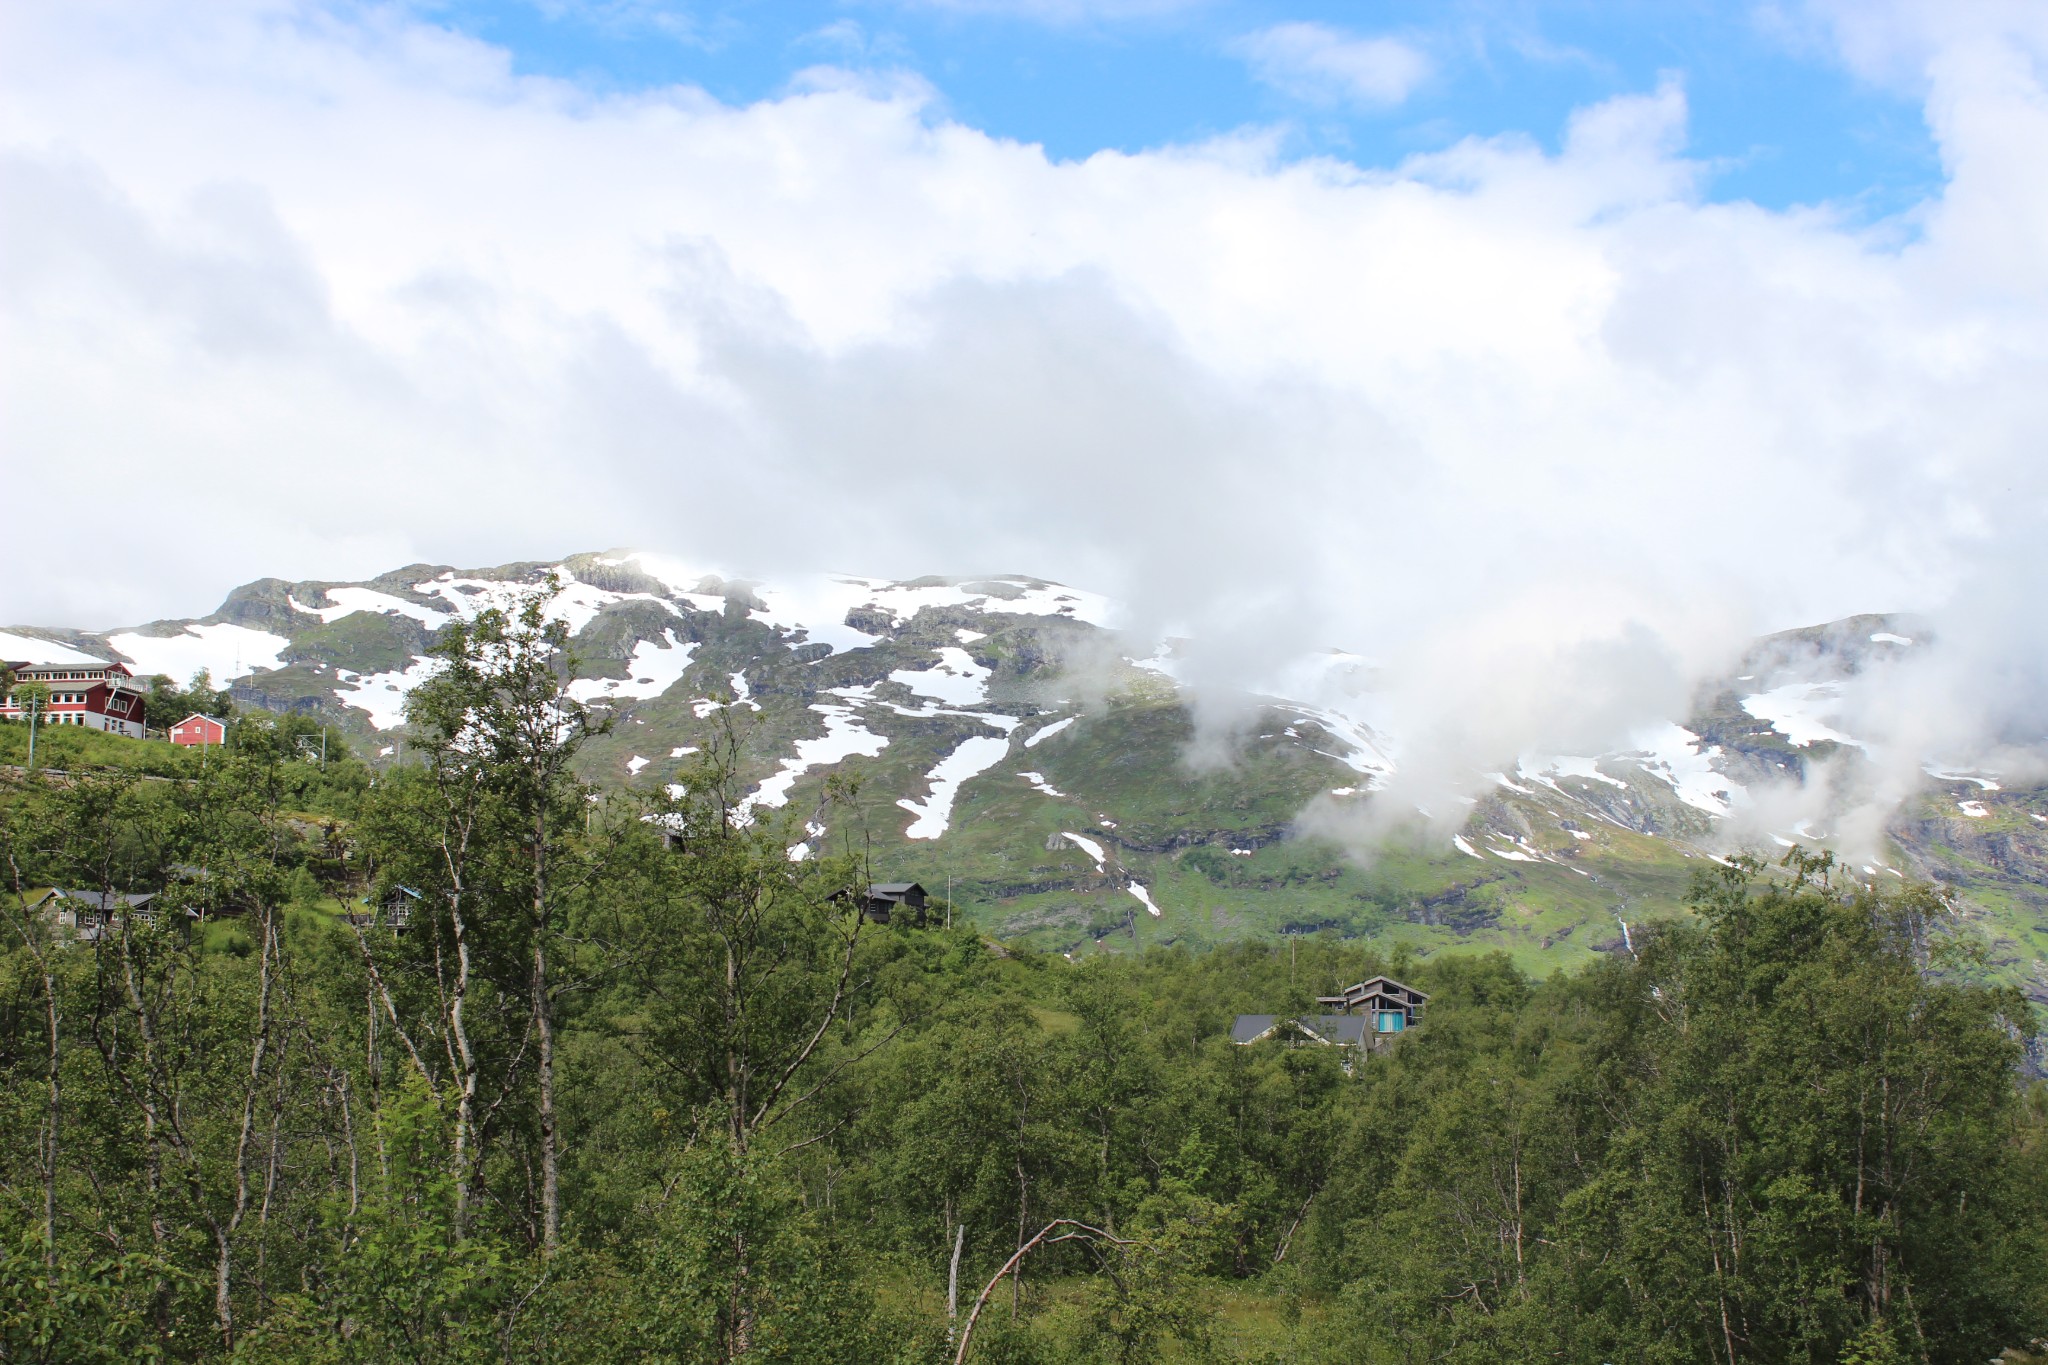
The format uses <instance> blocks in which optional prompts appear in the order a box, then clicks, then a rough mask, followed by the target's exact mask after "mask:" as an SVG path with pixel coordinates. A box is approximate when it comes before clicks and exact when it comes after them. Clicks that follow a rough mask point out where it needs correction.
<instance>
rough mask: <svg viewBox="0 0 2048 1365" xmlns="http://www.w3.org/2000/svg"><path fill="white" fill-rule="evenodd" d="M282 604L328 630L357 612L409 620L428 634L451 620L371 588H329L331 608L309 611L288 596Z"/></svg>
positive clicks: (305, 606)
mask: <svg viewBox="0 0 2048 1365" xmlns="http://www.w3.org/2000/svg"><path fill="white" fill-rule="evenodd" d="M284 600H285V601H286V602H288V603H290V604H291V608H292V610H293V611H297V612H303V613H305V614H306V615H307V616H317V617H319V618H320V621H321V624H323V625H330V626H331V625H333V624H334V623H335V622H336V621H339V620H340V619H341V618H342V617H344V616H354V615H355V614H356V613H357V612H359V611H367V612H373V613H377V614H380V615H384V616H408V617H411V618H412V619H413V620H415V621H418V622H419V623H420V624H421V625H423V626H425V627H426V628H427V629H428V630H439V629H440V628H441V627H443V626H445V625H447V624H448V622H449V621H451V620H453V619H454V618H453V617H451V616H450V615H449V614H448V613H447V612H445V611H435V610H434V609H433V608H432V607H423V606H421V605H420V604H419V603H417V602H408V601H406V600H405V599H404V598H402V597H393V596H392V595H391V594H390V593H388V592H378V591H377V590H376V589H374V588H355V587H347V586H344V587H339V588H329V589H328V590H327V600H328V601H329V602H330V603H332V604H333V605H331V606H325V607H309V606H307V605H306V604H305V603H303V602H301V601H299V600H298V599H297V598H295V597H292V596H290V595H289V594H287V595H286V597H285V599H284Z"/></svg>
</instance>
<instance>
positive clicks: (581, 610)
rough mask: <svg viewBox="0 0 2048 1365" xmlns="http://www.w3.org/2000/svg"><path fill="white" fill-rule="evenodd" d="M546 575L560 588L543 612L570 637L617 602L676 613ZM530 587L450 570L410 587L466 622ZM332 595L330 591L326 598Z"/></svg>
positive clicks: (640, 596)
mask: <svg viewBox="0 0 2048 1365" xmlns="http://www.w3.org/2000/svg"><path fill="white" fill-rule="evenodd" d="M548 572H550V573H552V574H554V575H555V577H556V578H557V579H559V580H560V581H561V587H560V589H559V590H558V591H557V592H556V593H555V595H554V596H553V597H550V598H549V599H548V600H547V604H546V606H545V607H544V608H543V611H544V612H545V614H546V615H547V616H548V617H549V618H550V619H559V620H562V621H566V622H568V624H569V633H570V634H571V635H580V634H581V633H582V632H583V628H584V627H585V626H587V625H589V624H590V623H591V622H592V621H595V620H596V619H597V614H598V613H599V612H601V611H603V610H604V609H605V608H606V607H608V606H611V605H613V604H615V603H619V602H653V603H655V604H656V605H657V606H660V607H661V608H663V609H664V610H666V611H670V612H674V611H675V610H676V607H675V604H674V603H673V602H671V601H669V600H668V599H667V598H665V597H659V596H657V595H655V594H654V593H651V592H614V591H612V590H610V589H609V588H600V587H597V586H595V585H594V584H590V583H585V582H582V581H581V580H580V579H578V578H577V577H576V575H575V574H573V573H572V572H570V570H569V569H568V567H567V566H565V565H561V564H557V565H554V566H553V567H552V568H550V569H549V570H548ZM533 586H534V585H533V584H532V583H530V582H521V581H516V580H506V579H499V578H458V577H457V576H456V574H455V571H454V570H453V569H450V570H449V571H448V572H446V573H444V574H442V575H441V576H440V577H439V578H432V579H429V580H427V581H426V582H424V583H415V584H413V585H412V590H413V591H414V592H416V593H418V594H419V595H420V596H422V597H438V598H440V599H441V600H442V601H443V602H446V603H447V604H448V610H449V612H450V614H452V615H455V616H460V617H462V618H463V619H464V620H467V619H469V618H471V617H473V616H475V615H476V614H477V613H478V612H480V611H485V610H488V609H490V608H493V607H495V608H497V609H498V610H500V611H504V610H509V609H510V608H511V607H512V606H513V604H514V603H516V602H518V600H519V599H520V598H521V597H523V596H525V595H526V594H527V593H528V592H531V591H532V590H533ZM333 595H334V594H333V591H332V590H331V589H330V590H329V592H328V596H329V597H332V596H333ZM392 600H394V601H396V600H397V599H395V598H394V599H392Z"/></svg>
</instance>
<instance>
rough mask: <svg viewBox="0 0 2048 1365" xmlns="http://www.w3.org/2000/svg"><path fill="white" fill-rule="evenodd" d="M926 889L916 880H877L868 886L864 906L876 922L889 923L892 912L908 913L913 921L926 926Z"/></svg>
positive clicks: (920, 926) (869, 916) (921, 926)
mask: <svg viewBox="0 0 2048 1365" xmlns="http://www.w3.org/2000/svg"><path fill="white" fill-rule="evenodd" d="M925 905H926V897H925V890H924V888H923V887H922V886H919V885H918V884H917V883H916V882H876V883H874V884H873V885H872V886H870V887H869V888H868V894H867V901H866V904H865V905H864V906H863V907H862V909H863V910H865V911H866V913H867V917H868V918H869V919H870V920H872V921H874V922H875V923H876V924H887V923H888V922H889V917H890V916H891V915H892V914H908V915H910V916H911V921H910V922H911V923H912V924H915V925H916V926H917V927H918V928H920V929H922V928H923V927H924V921H925Z"/></svg>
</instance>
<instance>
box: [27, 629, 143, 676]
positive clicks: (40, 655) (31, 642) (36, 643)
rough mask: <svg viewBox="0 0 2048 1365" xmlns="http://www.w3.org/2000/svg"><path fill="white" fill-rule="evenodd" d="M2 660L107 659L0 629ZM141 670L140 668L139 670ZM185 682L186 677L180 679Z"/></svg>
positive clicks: (89, 661) (83, 661)
mask: <svg viewBox="0 0 2048 1365" xmlns="http://www.w3.org/2000/svg"><path fill="white" fill-rule="evenodd" d="M0 662H6V663H14V664H104V663H106V662H107V660H105V659H95V658H94V657H93V656H92V655H90V654H81V653H79V652H78V651H77V650H75V649H73V648H71V647H70V646H69V645H60V644H58V643H57V642H56V641H54V640H41V639H38V638H36V637H35V636H33V635H15V634H12V633H11V632H8V631H4V630H0ZM137 671H138V672H140V670H139V669H138V670H137ZM178 681H179V682H181V683H182V682H183V681H184V679H183V678H180V679H178Z"/></svg>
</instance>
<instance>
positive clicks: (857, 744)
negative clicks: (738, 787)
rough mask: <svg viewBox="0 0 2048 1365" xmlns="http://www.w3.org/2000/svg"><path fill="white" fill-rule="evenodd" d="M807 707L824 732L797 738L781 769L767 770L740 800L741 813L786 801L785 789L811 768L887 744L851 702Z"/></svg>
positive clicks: (871, 752) (872, 752) (875, 751)
mask: <svg viewBox="0 0 2048 1365" xmlns="http://www.w3.org/2000/svg"><path fill="white" fill-rule="evenodd" d="M811 709H812V710H813V711H816V712H817V713H818V714H819V715H821V716H823V717H824V718H825V733H824V734H822V735H820V736H818V737H817V738H816V739H800V740H798V741H797V742H796V757H794V758H785V759H783V760H782V768H781V770H780V771H778V772H776V773H773V774H771V775H770V776H769V778H768V780H767V781H765V782H763V783H762V784H761V786H760V789H759V790H758V791H756V792H755V793H754V794H753V795H752V796H750V797H748V798H747V799H746V800H745V801H743V802H741V803H740V809H741V811H742V813H751V812H752V811H753V809H754V808H755V807H757V806H781V805H783V804H785V803H787V802H788V800H789V789H790V788H791V787H793V786H795V785H796V780H797V779H798V778H799V777H802V776H803V775H804V774H805V773H807V772H809V771H810V770H811V769H812V768H817V767H829V766H831V765H832V764H835V763H843V762H845V761H846V760H847V759H849V758H852V757H853V756H854V755H855V754H860V755H863V756H864V757H867V758H874V757H875V756H876V755H878V754H880V753H881V752H882V750H884V749H886V748H888V747H889V737H888V736H887V735H878V734H876V733H875V732H874V731H872V730H870V729H868V728H867V727H865V726H864V725H862V724H861V723H860V720H859V718H858V717H856V716H855V715H854V711H853V708H852V707H851V706H833V705H830V704H829V703H823V702H818V703H813V704H812V706H811Z"/></svg>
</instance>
